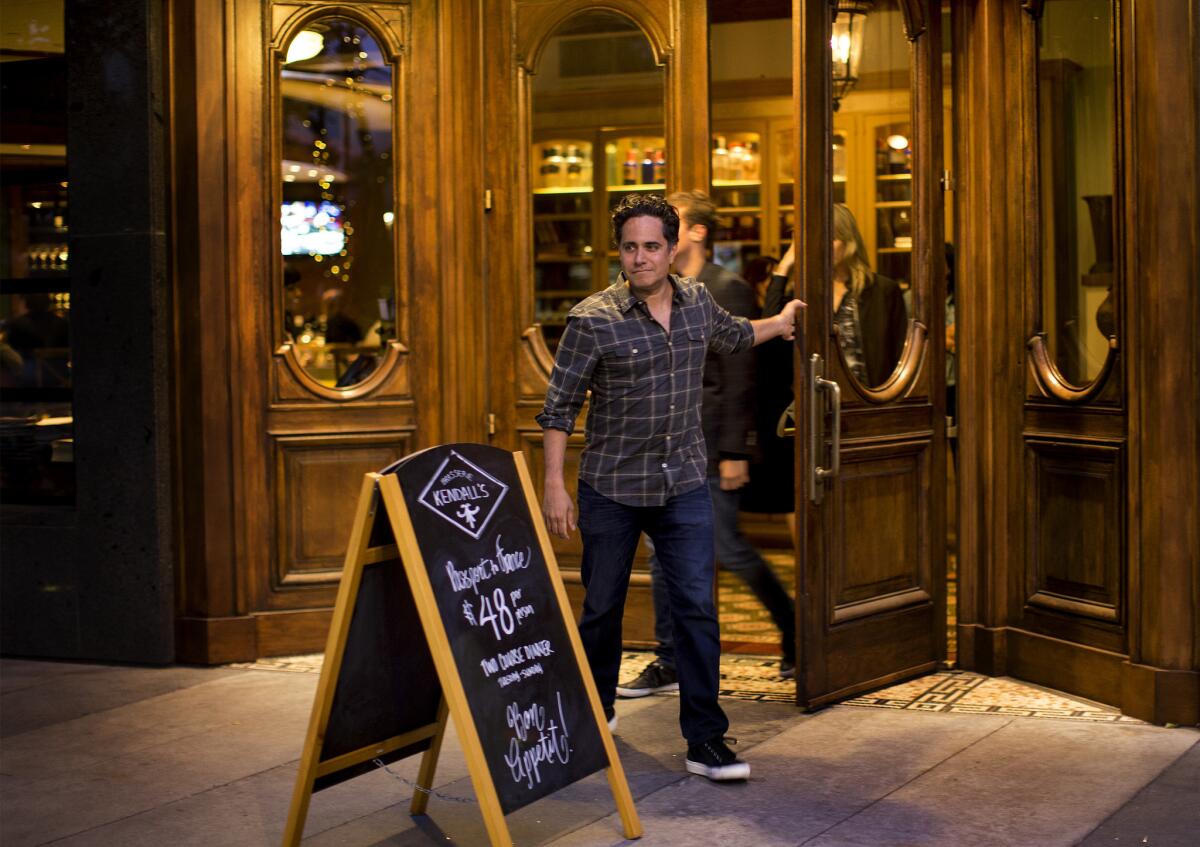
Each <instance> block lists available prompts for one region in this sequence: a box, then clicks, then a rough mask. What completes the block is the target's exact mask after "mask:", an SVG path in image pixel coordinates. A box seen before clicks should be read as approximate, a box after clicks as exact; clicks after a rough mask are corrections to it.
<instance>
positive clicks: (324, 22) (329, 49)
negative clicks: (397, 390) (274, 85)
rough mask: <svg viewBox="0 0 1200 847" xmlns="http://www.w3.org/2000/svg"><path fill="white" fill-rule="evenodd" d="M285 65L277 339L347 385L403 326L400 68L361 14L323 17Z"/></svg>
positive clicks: (323, 375)
mask: <svg viewBox="0 0 1200 847" xmlns="http://www.w3.org/2000/svg"><path fill="white" fill-rule="evenodd" d="M286 50H287V52H286V55H285V57H284V59H283V62H282V64H281V66H280V69H279V80H278V83H279V91H280V96H281V109H282V111H281V114H280V121H279V126H280V133H281V138H280V151H281V157H280V158H281V162H280V179H281V183H282V191H281V198H282V202H281V206H280V210H279V219H280V239H279V245H280V254H281V256H280V262H281V263H282V274H281V277H280V279H281V280H282V291H281V292H280V299H281V301H282V310H281V312H280V314H281V315H282V327H281V332H282V339H281V340H282V341H284V342H290V344H291V349H292V351H293V352H294V354H295V355H296V357H297V359H298V360H299V363H300V365H301V366H302V367H303V368H304V370H305V371H306V372H307V373H308V375H309V376H311V377H312V378H313V379H314V380H315V381H316V382H318V383H320V384H321V385H322V386H325V387H328V388H350V387H352V386H354V385H355V384H357V383H359V382H362V381H363V380H364V379H366V378H367V377H368V376H370V375H371V373H372V372H373V371H374V370H375V369H376V368H377V367H378V366H379V363H380V361H381V358H382V351H383V350H384V349H385V348H386V346H387V343H388V342H389V341H390V340H392V339H394V338H395V337H396V325H395V313H396V285H395V276H396V274H395V268H396V257H395V252H396V250H395V244H396V238H395V235H394V233H393V231H394V229H395V228H396V214H395V210H394V200H393V198H394V196H395V192H394V180H393V166H394V162H393V138H392V125H393V96H394V94H393V68H392V66H391V65H390V64H389V63H388V62H387V60H386V58H385V56H384V54H383V51H382V50H381V49H380V44H379V40H378V39H377V38H376V37H375V36H373V35H372V34H371V32H370V31H369V30H367V29H366V28H365V27H364V26H362V25H361V24H360V23H357V22H355V21H351V20H348V19H345V18H338V17H328V18H321V19H318V20H316V21H312V22H310V23H308V24H305V26H304V28H303V29H302V30H300V31H299V32H297V33H296V34H295V35H294V36H293V37H292V38H291V40H290V41H289V42H288V45H287V48H286Z"/></svg>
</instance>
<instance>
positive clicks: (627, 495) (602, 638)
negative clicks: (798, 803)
mask: <svg viewBox="0 0 1200 847" xmlns="http://www.w3.org/2000/svg"><path fill="white" fill-rule="evenodd" d="M612 230H613V237H614V241H615V242H616V245H617V251H618V255H619V257H620V262H621V275H620V277H619V278H618V280H617V282H615V283H614V284H613V285H611V286H609V287H608V288H607V289H605V290H604V291H601V292H598V293H596V294H593V295H592V296H590V297H588V298H587V299H585V300H584V301H583V302H581V303H579V304H578V305H577V306H575V307H574V308H573V309H572V310H571V312H570V313H569V315H568V317H567V325H566V329H565V331H564V333H563V335H562V338H561V340H560V341H559V346H558V352H557V355H556V357H555V363H554V369H553V371H552V372H551V375H550V385H549V387H548V388H547V391H546V401H545V405H544V407H543V409H542V412H541V413H540V414H539V415H538V416H537V420H538V423H539V424H540V425H541V427H542V430H543V443H544V447H545V485H544V490H543V503H542V511H543V514H544V516H545V520H546V526H547V529H548V530H549V531H550V532H551V533H552V534H554V535H556V536H558V537H560V538H566V537H568V536H569V534H570V533H571V532H572V531H574V530H575V529H576V526H577V524H576V518H575V504H574V503H573V502H572V500H571V497H570V495H569V494H568V493H567V489H566V484H565V481H564V479H563V461H564V458H565V456H566V448H567V437H568V435H569V434H570V433H571V432H572V431H573V430H574V427H575V419H576V417H577V416H578V414H579V411H580V409H581V408H582V406H583V402H584V399H585V397H587V394H588V391H589V390H590V391H591V398H590V400H589V412H588V417H587V424H586V433H585V443H584V448H583V453H582V455H581V456H580V464H579V520H578V529H579V531H580V534H581V536H582V540H583V563H582V577H583V584H584V592H585V593H584V602H583V616H582V618H581V620H580V622H579V634H580V637H581V640H582V641H583V648H584V652H585V653H586V654H587V658H588V662H589V664H590V666H591V669H592V675H593V677H594V679H595V681H596V688H597V690H598V692H599V695H600V702H601V704H602V705H603V707H604V711H605V714H606V715H607V716H608V717H609V719H610V722H613V721H614V719H615V711H614V709H613V701H614V699H615V696H616V683H617V674H618V672H619V671H620V666H621V618H622V614H623V612H624V607H625V595H626V592H627V590H628V587H629V574H630V570H631V568H632V566H633V558H634V555H635V553H636V551H637V544H638V538H639V537H640V536H641V534H642V533H643V532H645V533H646V534H647V535H648V536H649V537H650V538H651V539H652V540H653V542H654V546H655V551H656V553H657V556H658V560H659V565H660V567H661V571H662V576H663V579H664V581H665V583H666V586H667V591H668V595H669V597H670V608H671V622H672V632H673V636H674V642H675V655H676V662H677V666H678V669H679V688H680V692H679V693H680V697H679V723H680V728H681V729H682V732H683V737H684V739H685V740H686V741H687V745H688V747H687V760H686V767H687V770H688V772H689V773H695V774H700V775H702V776H705V777H707V778H709V779H713V780H731V779H746V778H747V777H749V775H750V765H749V764H747V763H746V762H744V761H741V760H740V759H738V758H737V756H736V755H734V753H733V751H732V750H730V749H729V747H728V746H727V745H726V742H725V732H726V730H727V729H728V728H729V719H728V718H727V717H726V716H725V713H724V711H723V710H722V709H721V706H720V704H719V703H718V702H717V681H718V676H719V662H720V649H721V648H720V637H719V633H718V630H717V616H716V609H715V607H714V604H713V599H712V581H713V573H714V571H713V568H714V562H713V510H712V501H711V498H710V495H709V489H708V486H707V485H706V484H705V479H706V473H705V470H706V456H705V448H704V436H703V432H702V431H701V427H700V408H701V394H702V378H703V370H704V357H705V354H706V352H707V351H708V350H710V349H712V350H714V351H716V352H718V353H723V354H731V353H737V352H740V351H742V350H746V349H749V348H750V347H751V346H752V345H753V344H755V343H761V342H763V341H766V340H768V339H771V338H776V337H779V336H783V337H785V338H788V337H792V335H793V333H794V322H795V317H796V311H797V310H798V309H800V308H802V307H803V305H804V304H803V303H801V302H800V301H798V300H797V301H792V302H791V303H789V304H788V305H787V306H786V307H784V309H783V311H782V312H781V313H780V314H779V315H777V316H775V317H772V318H767V319H763V320H758V321H753V322H751V321H749V320H747V319H746V318H741V317H735V316H733V315H730V314H729V312H727V311H725V310H724V309H722V308H721V307H720V306H718V305H717V304H716V303H715V302H713V299H712V297H711V296H710V295H709V293H708V289H707V288H705V286H704V285H703V284H702V283H699V282H697V281H695V280H692V279H683V278H680V277H678V276H676V275H674V274H671V273H670V266H671V262H672V261H673V260H674V259H675V255H676V252H677V250H678V246H679V244H678V242H679V216H678V214H677V213H676V211H675V210H674V209H673V208H672V207H671V206H670V204H668V203H667V202H666V201H665V200H664V199H663V198H662V197H661V196H658V195H648V196H639V195H636V194H631V195H628V196H626V197H625V198H624V199H623V200H622V201H621V202H620V203H618V204H617V207H616V209H614V211H613V216H612Z"/></svg>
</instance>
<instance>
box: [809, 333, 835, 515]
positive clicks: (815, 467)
mask: <svg viewBox="0 0 1200 847" xmlns="http://www.w3.org/2000/svg"><path fill="white" fill-rule="evenodd" d="M823 372H824V363H823V362H822V360H821V357H820V356H819V355H818V354H816V353H813V355H812V358H810V359H809V360H808V439H809V440H808V447H809V450H808V455H809V465H808V497H809V499H810V500H812V502H814V503H816V504H817V505H820V503H821V501H822V500H823V499H824V497H825V481H826V480H829V479H833V478H834V477H836V476H837V475H838V471H839V470H840V469H841V461H842V460H841V454H842V387H841V386H840V385H838V384H837V382H835V381H834V380H832V379H825V378H824V377H823V376H822V373H823ZM822 391H823V392H827V393H828V394H829V396H830V404H829V405H830V411H831V412H832V413H833V420H832V426H833V433H832V437H831V438H830V448H829V449H830V452H831V453H832V454H833V455H832V456H831V457H830V464H829V467H827V468H826V467H823V466H821V464H820V463H819V460H818V458H817V457H818V456H819V455H820V453H821V448H822V446H823V442H824V440H825V439H824V432H823V424H824V418H825V407H824V404H822V403H820V402H818V401H819V400H820V399H821V398H820V397H819V396H818V393H819V392H822Z"/></svg>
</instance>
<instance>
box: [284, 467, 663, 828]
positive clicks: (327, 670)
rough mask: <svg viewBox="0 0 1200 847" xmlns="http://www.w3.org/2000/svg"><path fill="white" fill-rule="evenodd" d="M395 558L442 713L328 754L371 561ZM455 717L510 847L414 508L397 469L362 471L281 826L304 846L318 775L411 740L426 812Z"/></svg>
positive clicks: (554, 575)
mask: <svg viewBox="0 0 1200 847" xmlns="http://www.w3.org/2000/svg"><path fill="white" fill-rule="evenodd" d="M512 456H513V460H514V464H515V466H516V470H517V474H518V477H519V479H520V483H521V489H522V490H523V492H524V494H525V502H526V504H527V506H528V508H529V514H530V516H531V518H532V523H533V524H534V530H535V532H536V535H537V539H538V544H539V545H540V547H541V552H542V556H543V558H544V560H545V563H546V570H547V573H548V574H549V578H550V582H551V585H552V586H553V589H554V601H555V603H556V606H557V608H558V610H559V612H560V613H561V615H562V619H563V623H564V625H565V629H566V632H567V636H568V640H569V641H570V643H571V649H572V651H573V652H574V659H575V662H576V663H577V665H578V667H579V669H580V677H581V679H582V680H583V684H584V688H585V689H586V693H587V698H588V701H589V703H590V705H591V712H592V716H593V717H594V719H595V721H596V726H597V729H598V730H599V733H600V738H601V741H602V743H603V746H604V754H605V757H606V759H607V761H608V767H607V768H606V769H605V772H606V774H607V776H608V782H609V787H610V789H611V790H612V793H613V799H614V801H615V802H616V806H617V811H618V812H619V813H620V816H621V823H622V826H623V829H624V833H625V837H626V838H629V839H633V838H639V837H641V835H642V828H641V822H640V821H639V820H638V816H637V810H636V809H635V808H634V803H633V796H632V794H631V793H630V791H629V784H628V782H627V781H626V778H625V771H624V769H623V768H622V767H621V762H620V759H619V758H618V757H617V749H616V745H615V744H614V743H613V739H612V733H611V732H610V731H609V729H608V721H607V720H606V719H605V717H604V710H603V707H602V706H601V705H600V697H599V695H598V694H597V692H596V686H595V682H594V681H593V680H592V674H591V670H590V668H589V666H588V663H587V658H586V656H585V655H584V652H583V643H582V642H581V641H580V638H579V630H578V628H577V627H576V624H575V618H574V616H573V615H572V613H571V606H570V602H569V600H568V598H567V592H566V589H565V588H564V587H563V582H562V577H561V576H560V575H559V571H558V563H557V561H556V559H555V557H554V550H553V548H552V547H551V546H550V537H549V535H548V534H547V532H546V526H545V523H544V522H543V521H542V520H541V507H540V505H539V504H538V501H537V495H536V494H535V492H534V488H533V483H532V480H531V479H530V476H529V468H528V466H527V465H526V463H525V457H524V455H523V454H522V453H521V452H516V453H513V454H512ZM380 507H382V508H383V509H384V510H385V512H386V516H387V519H388V522H389V524H390V526H391V530H392V538H393V539H394V541H395V543H394V544H388V545H384V546H380V547H372V546H371V534H372V532H371V530H372V527H373V526H374V524H375V520H376V512H377V510H378V509H379V508H380ZM394 559H399V560H400V562H401V563H402V564H403V568H404V574H405V577H406V578H407V581H408V585H409V587H410V588H411V590H412V595H413V598H414V600H415V602H416V608H417V613H418V615H419V617H420V623H421V628H422V630H423V631H424V634H425V638H426V641H427V644H428V647H429V650H430V653H431V654H432V657H433V663H434V666H435V668H436V671H437V677H438V681H439V683H440V684H441V690H442V698H441V703H440V705H439V707H438V709H437V715H436V718H435V719H434V720H433V721H432V722H431V723H427V724H423V725H420V726H413V727H411V728H406V730H405V731H404V732H401V733H399V734H396V735H392V736H390V737H387V738H380V739H378V740H376V741H373V742H372V743H370V744H368V745H366V746H363V747H361V748H359V749H356V750H353V751H351V752H349V753H344V754H342V755H339V756H336V757H332V758H329V759H325V760H322V759H321V758H320V755H321V751H322V748H323V744H324V741H325V734H326V729H327V727H328V726H329V722H330V716H331V713H332V709H333V705H334V694H335V692H336V691H337V687H338V678H339V674H340V673H341V671H342V663H343V659H344V657H345V650H346V644H347V639H348V635H349V633H350V624H351V621H352V619H353V617H354V610H355V606H356V603H357V601H358V597H359V590H360V587H361V584H362V577H363V571H364V568H365V567H366V566H367V565H371V564H378V563H383V562H389V560H394ZM388 566H391V565H388ZM448 717H452V718H453V720H454V726H455V728H456V729H457V731H458V735H459V740H460V742H461V743H462V748H463V753H464V755H465V757H466V763H467V771H468V773H469V774H470V776H471V782H472V784H473V786H474V788H475V795H476V797H477V799H478V801H479V806H480V810H481V811H482V813H483V820H484V825H485V827H486V828H487V833H488V839H489V841H490V842H491V844H492V845H493V847H511V845H512V843H513V842H512V837H511V836H510V834H509V831H508V825H507V823H506V822H505V820H504V812H503V810H502V807H501V804H500V798H499V795H498V794H497V791H496V786H495V784H494V783H493V781H492V775H491V772H490V771H489V769H488V764H487V761H486V759H485V757H484V751H483V746H482V744H481V741H480V738H479V735H478V732H477V730H476V726H475V720H474V718H473V716H472V714H471V710H470V706H469V704H468V702H467V696H466V690H465V688H464V686H463V682H462V680H461V679H460V677H459V675H458V670H457V667H456V664H455V659H454V655H453V653H452V651H451V648H450V642H449V638H448V636H447V633H446V629H445V625H444V623H443V621H442V618H441V615H440V613H439V611H438V607H437V601H436V598H435V596H434V592H433V587H432V585H431V584H430V581H429V572H428V570H427V569H426V564H425V558H424V556H423V554H422V552H421V549H420V547H419V545H418V543H417V537H416V533H415V531H414V529H413V523H412V516H411V515H410V514H409V510H408V506H407V504H406V502H405V500H404V494H403V492H402V490H401V488H400V482H399V480H398V479H397V477H396V476H395V475H393V474H378V473H368V474H366V475H365V476H364V478H363V483H362V488H361V490H360V493H359V498H358V506H357V509H356V511H355V517H354V525H353V528H352V531H351V534H350V544H349V547H348V548H347V551H346V560H345V566H344V570H343V572H342V580H341V584H340V586H339V588H338V595H337V601H336V604H335V606H334V611H333V621H332V624H331V626H330V628H329V638H328V640H327V642H326V647H325V660H324V664H323V666H322V668H321V676H320V680H319V682H318V684H317V692H316V695H315V698H314V701H313V708H312V713H311V715H310V718H309V724H308V731H307V734H306V736H305V741H304V751H303V753H302V755H301V758H300V767H299V771H298V773H297V775H296V785H295V788H294V790H293V792H292V802H291V806H290V809H289V811H288V819H287V825H286V827H285V829H284V835H283V845H284V847H297V845H299V844H300V839H301V838H302V836H303V834H304V823H305V820H306V819H307V817H308V807H309V801H310V800H311V798H312V794H313V792H314V790H319V789H317V788H315V787H314V786H315V783H316V781H317V780H318V779H320V778H321V777H327V776H330V775H336V774H338V773H339V772H342V771H347V770H348V769H352V768H361V767H362V766H363V765H364V764H365V763H369V762H371V761H372V760H374V759H376V758H379V757H380V756H383V755H387V754H394V753H395V752H396V751H401V750H404V749H405V748H412V747H422V746H423V747H424V748H425V749H424V753H423V754H422V759H421V764H420V767H419V770H418V774H417V779H416V785H417V790H416V791H415V792H414V794H413V798H412V803H411V805H410V807H409V812H410V814H412V815H420V814H424V813H425V811H426V808H427V805H428V800H429V794H428V793H427V792H428V791H429V790H430V789H431V788H432V787H433V779H434V772H435V770H436V768H437V760H438V755H439V754H440V752H441V745H442V739H443V737H444V735H445V730H446V721H447V718H448Z"/></svg>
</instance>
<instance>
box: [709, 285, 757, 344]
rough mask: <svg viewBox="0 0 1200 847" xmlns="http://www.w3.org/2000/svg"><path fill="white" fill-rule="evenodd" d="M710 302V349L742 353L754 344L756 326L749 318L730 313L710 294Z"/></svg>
mask: <svg viewBox="0 0 1200 847" xmlns="http://www.w3.org/2000/svg"><path fill="white" fill-rule="evenodd" d="M708 304H709V307H710V308H711V309H712V331H711V333H710V336H709V342H708V349H710V350H713V351H715V352H717V353H740V352H741V351H742V350H749V349H750V348H751V347H753V346H754V327H752V326H751V325H750V320H749V319H748V318H742V317H738V316H737V315H732V314H730V313H729V312H728V311H726V310H725V309H723V308H721V306H719V305H718V304H717V302H716V301H715V300H713V299H712V297H711V296H708Z"/></svg>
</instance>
